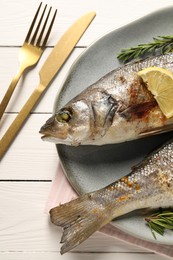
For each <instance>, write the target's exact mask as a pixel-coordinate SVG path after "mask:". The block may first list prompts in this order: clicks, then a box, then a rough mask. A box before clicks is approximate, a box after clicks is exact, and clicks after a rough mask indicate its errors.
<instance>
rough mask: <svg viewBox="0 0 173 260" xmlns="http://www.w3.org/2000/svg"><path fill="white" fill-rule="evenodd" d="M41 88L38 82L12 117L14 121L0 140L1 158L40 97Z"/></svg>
mask: <svg viewBox="0 0 173 260" xmlns="http://www.w3.org/2000/svg"><path fill="white" fill-rule="evenodd" d="M43 88H44V86H43V85H42V84H41V83H40V84H39V85H38V87H37V88H36V89H35V90H34V91H33V93H32V94H31V96H30V97H29V99H28V101H27V102H26V103H25V105H24V106H23V107H22V109H21V110H20V112H19V114H18V115H17V116H16V118H15V119H14V121H13V122H12V124H11V125H10V127H9V128H8V130H7V131H6V133H5V134H4V136H3V137H2V139H1V140H0V159H2V157H3V156H4V154H5V153H6V151H7V149H8V147H9V146H10V144H11V143H12V141H13V140H14V138H15V137H16V135H17V133H18V132H19V130H20V128H21V127H22V125H23V124H24V122H25V120H26V119H27V117H28V116H29V114H30V112H31V110H32V109H33V107H34V105H35V104H36V102H37V101H38V99H39V98H40V97H41V94H42V92H43V91H42V89H43Z"/></svg>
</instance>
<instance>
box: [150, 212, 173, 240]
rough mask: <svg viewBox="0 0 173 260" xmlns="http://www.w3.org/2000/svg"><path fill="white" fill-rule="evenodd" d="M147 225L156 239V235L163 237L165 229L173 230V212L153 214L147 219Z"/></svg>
mask: <svg viewBox="0 0 173 260" xmlns="http://www.w3.org/2000/svg"><path fill="white" fill-rule="evenodd" d="M145 221H146V222H147V225H148V226H149V228H150V230H151V232H152V235H153V237H154V238H155V239H157V238H156V234H155V233H158V234H159V235H161V236H163V235H164V232H165V229H171V230H173V211H163V212H157V213H154V214H152V215H151V216H149V217H146V218H145Z"/></svg>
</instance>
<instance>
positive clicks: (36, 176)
mask: <svg viewBox="0 0 173 260" xmlns="http://www.w3.org/2000/svg"><path fill="white" fill-rule="evenodd" d="M15 116H16V115H13V114H9V115H5V116H4V124H3V125H2V129H1V135H3V133H4V132H5V130H6V129H7V127H8V126H9V125H10V123H11V122H12V121H13V120H14V118H15ZM50 116H51V115H49V114H32V115H31V116H30V117H29V118H28V120H27V122H26V123H25V125H24V126H23V128H22V129H21V131H20V133H19V135H18V136H17V137H16V138H15V140H14V142H13V143H12V144H11V146H10V148H9V149H8V151H7V153H6V154H5V156H4V157H3V159H2V161H1V164H0V173H1V174H0V179H1V180H2V179H6V180H11V179H15V180H16V179H19V180H51V179H52V178H53V177H54V176H55V174H56V172H58V171H59V170H61V168H60V165H59V157H58V154H57V151H56V147H55V145H54V144H52V143H49V142H43V141H42V140H41V135H40V134H39V129H40V127H41V126H42V125H43V124H44V123H45V121H46V120H47V119H48V117H50Z"/></svg>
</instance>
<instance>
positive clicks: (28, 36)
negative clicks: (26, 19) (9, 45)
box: [25, 2, 42, 42]
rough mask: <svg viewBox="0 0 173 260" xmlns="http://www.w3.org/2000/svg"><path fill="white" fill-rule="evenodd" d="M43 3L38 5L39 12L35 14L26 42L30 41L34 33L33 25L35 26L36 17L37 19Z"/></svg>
mask: <svg viewBox="0 0 173 260" xmlns="http://www.w3.org/2000/svg"><path fill="white" fill-rule="evenodd" d="M41 5H42V2H41V3H40V5H39V7H38V9H37V12H36V14H35V16H34V19H33V21H32V23H31V26H30V28H29V31H28V33H27V36H26V38H25V42H28V41H29V38H30V36H31V33H32V29H33V27H34V24H35V21H36V19H37V16H38V13H39V11H40V8H41Z"/></svg>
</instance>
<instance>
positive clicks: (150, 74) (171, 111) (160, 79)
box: [138, 67, 173, 118]
mask: <svg viewBox="0 0 173 260" xmlns="http://www.w3.org/2000/svg"><path fill="white" fill-rule="evenodd" d="M138 75H139V76H140V77H141V78H142V79H143V81H144V82H145V83H146V84H147V87H148V90H149V91H151V93H152V94H153V95H154V98H155V99H156V101H157V103H158V105H159V107H160V109H161V111H162V113H163V114H164V115H165V116H166V118H170V117H172V116H173V73H171V72H170V71H168V70H166V69H163V68H160V67H149V68H146V69H143V70H141V71H139V72H138Z"/></svg>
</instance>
